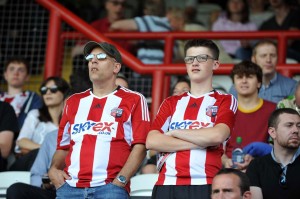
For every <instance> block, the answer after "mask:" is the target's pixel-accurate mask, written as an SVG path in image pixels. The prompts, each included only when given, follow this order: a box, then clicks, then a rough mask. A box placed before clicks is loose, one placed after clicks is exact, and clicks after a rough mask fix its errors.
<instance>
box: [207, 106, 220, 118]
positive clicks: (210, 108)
mask: <svg viewBox="0 0 300 199" xmlns="http://www.w3.org/2000/svg"><path fill="white" fill-rule="evenodd" d="M217 112H218V106H208V107H207V108H206V115H207V116H209V117H216V115H217Z"/></svg>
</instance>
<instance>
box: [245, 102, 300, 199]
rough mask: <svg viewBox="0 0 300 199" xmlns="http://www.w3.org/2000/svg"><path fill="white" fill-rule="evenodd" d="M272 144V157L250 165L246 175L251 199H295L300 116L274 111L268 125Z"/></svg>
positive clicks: (298, 192)
mask: <svg viewBox="0 0 300 199" xmlns="http://www.w3.org/2000/svg"><path fill="white" fill-rule="evenodd" d="M268 126H269V127H268V132H269V134H270V136H271V137H272V139H273V141H274V147H273V150H272V152H271V154H269V155H266V156H263V157H260V158H256V159H254V160H252V161H251V163H250V165H249V167H248V169H247V171H246V173H247V175H248V177H249V179H250V182H251V187H250V190H251V193H252V195H253V198H255V199H261V198H267V199H268V198H272V199H277V198H278V199H282V198H289V199H296V198H297V199H298V198H299V196H300V189H299V179H300V169H299V168H300V149H299V146H300V115H299V113H298V112H297V111H296V110H294V109H290V108H282V109H277V110H275V111H274V112H273V113H272V114H271V116H270V118H269V122H268Z"/></svg>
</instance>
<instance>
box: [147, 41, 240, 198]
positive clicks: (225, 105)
mask: <svg viewBox="0 0 300 199" xmlns="http://www.w3.org/2000/svg"><path fill="white" fill-rule="evenodd" d="M218 58H219V48H218V47H217V45H216V44H215V43H214V42H213V41H211V40H205V39H203V40H202V39H193V40H189V41H187V43H186V44H185V59H184V61H185V64H186V70H187V73H188V76H189V79H190V83H191V88H190V91H189V92H185V93H183V94H181V95H174V96H171V97H169V98H167V99H165V100H164V101H163V103H162V104H161V106H160V109H159V112H158V113H157V115H156V118H155V120H154V121H153V123H152V125H151V130H150V132H149V133H148V137H147V141H146V146H147V148H148V149H150V150H155V151H158V152H159V153H160V154H159V156H158V161H157V169H158V170H159V177H158V181H157V182H156V185H155V186H154V189H153V192H152V198H157V199H159V198H164V199H168V198H169V199H172V198H189V199H196V198H205V199H208V198H210V195H211V184H212V179H213V177H214V176H215V175H216V173H217V172H218V171H219V170H220V169H221V167H222V163H221V156H222V154H223V146H222V145H223V142H224V141H225V140H226V139H228V137H229V136H230V131H231V130H232V128H233V124H234V119H235V117H234V116H235V112H236V110H237V100H236V99H235V98H234V97H233V96H232V95H230V94H223V93H221V92H219V91H217V90H215V89H213V87H212V78H213V73H214V71H215V70H217V69H218V68H219V66H220V63H219V60H218Z"/></svg>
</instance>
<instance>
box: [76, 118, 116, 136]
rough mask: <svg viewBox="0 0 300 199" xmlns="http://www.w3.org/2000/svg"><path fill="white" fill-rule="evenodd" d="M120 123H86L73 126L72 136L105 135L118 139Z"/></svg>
mask: <svg viewBox="0 0 300 199" xmlns="http://www.w3.org/2000/svg"><path fill="white" fill-rule="evenodd" d="M117 128H118V122H94V121H86V122H83V123H77V124H73V125H72V126H71V134H72V136H74V135H77V134H90V135H103V136H111V137H116V132H117Z"/></svg>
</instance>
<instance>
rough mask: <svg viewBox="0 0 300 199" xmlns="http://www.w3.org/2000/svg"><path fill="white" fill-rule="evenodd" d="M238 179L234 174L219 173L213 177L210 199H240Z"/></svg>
mask: <svg viewBox="0 0 300 199" xmlns="http://www.w3.org/2000/svg"><path fill="white" fill-rule="evenodd" d="M239 184H240V179H239V177H238V176H236V175H234V174H221V175H217V176H215V177H214V179H213V183H212V193H211V198H212V199H241V198H242V194H241V189H240V187H239Z"/></svg>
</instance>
